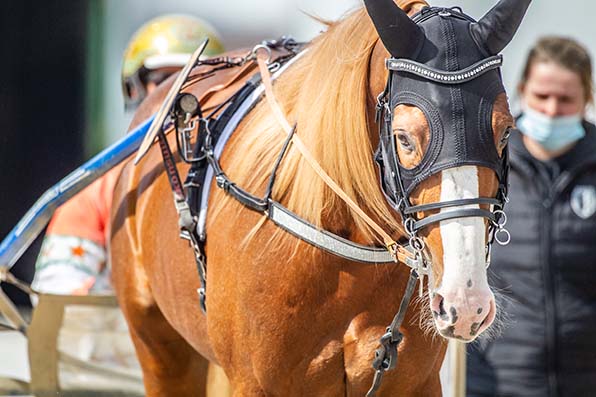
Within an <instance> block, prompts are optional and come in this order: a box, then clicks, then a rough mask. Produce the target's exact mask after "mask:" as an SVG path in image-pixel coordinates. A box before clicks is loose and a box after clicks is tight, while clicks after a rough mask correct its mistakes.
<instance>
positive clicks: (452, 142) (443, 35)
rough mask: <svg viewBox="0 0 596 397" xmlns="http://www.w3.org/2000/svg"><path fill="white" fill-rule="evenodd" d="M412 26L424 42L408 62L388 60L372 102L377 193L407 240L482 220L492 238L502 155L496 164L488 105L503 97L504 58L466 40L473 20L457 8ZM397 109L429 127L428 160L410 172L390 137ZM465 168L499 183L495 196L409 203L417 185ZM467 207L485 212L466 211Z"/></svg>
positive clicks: (500, 222)
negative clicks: (428, 229) (441, 225)
mask: <svg viewBox="0 0 596 397" xmlns="http://www.w3.org/2000/svg"><path fill="white" fill-rule="evenodd" d="M412 19H413V21H414V22H416V24H417V25H418V26H419V27H420V28H421V29H422V30H423V32H424V36H425V39H424V40H422V42H421V43H420V45H419V47H418V49H417V50H416V55H415V56H413V57H411V59H404V58H389V59H388V60H387V62H386V67H387V68H388V69H389V78H388V82H387V85H386V88H385V90H384V91H383V92H382V93H381V94H380V95H379V97H378V103H377V122H378V123H379V129H380V141H379V148H378V150H377V153H376V156H375V159H376V161H377V162H378V164H379V167H380V172H381V186H382V189H383V192H384V193H385V196H386V198H387V200H388V201H389V203H390V204H391V205H392V206H393V208H395V209H396V210H397V211H398V212H399V213H400V214H401V216H402V219H403V222H404V226H405V228H406V231H407V232H408V233H410V234H411V235H415V234H416V232H417V231H419V230H420V229H422V228H424V227H425V226H427V225H430V224H433V223H436V222H439V221H443V220H447V219H454V218H462V217H484V218H488V219H489V220H490V221H491V225H492V230H491V233H490V234H491V235H494V234H493V232H494V231H495V230H497V231H500V230H503V229H502V226H504V221H505V220H504V213H503V211H502V210H503V206H504V204H505V202H506V200H507V172H508V158H507V148H505V149H504V151H503V156H502V157H499V154H498V151H497V148H496V146H495V143H494V138H493V132H492V110H493V102H494V100H495V99H496V96H497V95H498V94H500V93H503V92H505V89H504V86H503V83H502V79H501V74H500V70H499V68H500V66H501V65H502V56H501V55H496V56H489V55H488V54H487V53H486V51H485V50H483V49H482V46H480V45H478V43H476V41H475V40H474V38H473V36H472V35H471V34H470V25H471V24H472V23H475V21H474V20H473V19H472V18H471V17H469V16H468V15H465V14H464V13H463V12H462V11H461V9H459V8H440V7H432V8H431V7H425V8H424V9H423V10H422V11H420V12H419V13H418V14H416V15H415V16H414V17H413V18H412ZM400 104H407V105H414V106H416V107H418V108H419V109H420V110H421V111H422V112H423V113H424V115H425V117H426V120H427V122H428V124H429V128H430V142H429V146H428V148H427V150H426V153H425V155H424V157H423V159H422V161H421V162H420V164H419V165H417V166H416V167H414V168H412V169H406V168H404V167H403V166H402V165H401V164H400V162H399V159H398V155H397V146H396V137H395V134H394V133H393V131H392V122H393V111H394V110H395V108H396V106H398V105H400ZM465 165H473V166H482V167H485V168H488V169H491V170H493V171H494V172H495V174H496V175H497V178H498V180H499V189H498V193H497V196H496V197H477V198H471V199H462V200H454V201H443V202H437V203H430V204H423V205H417V206H413V205H412V204H411V202H410V198H409V196H410V194H411V193H412V191H413V190H414V188H415V187H416V186H417V185H418V184H419V183H420V182H421V181H423V180H425V179H427V178H429V177H430V176H431V175H434V174H436V173H438V172H440V171H443V170H446V169H450V168H455V167H460V166H465ZM471 204H488V205H490V206H491V207H489V208H490V210H485V209H482V208H469V205H471ZM464 206H468V207H467V208H463V207H464ZM447 207H452V208H451V210H450V211H445V212H441V213H437V214H434V215H430V216H427V217H425V218H424V219H420V220H418V219H416V218H415V215H416V213H418V212H421V211H428V210H436V209H442V208H447ZM491 240H492V237H491Z"/></svg>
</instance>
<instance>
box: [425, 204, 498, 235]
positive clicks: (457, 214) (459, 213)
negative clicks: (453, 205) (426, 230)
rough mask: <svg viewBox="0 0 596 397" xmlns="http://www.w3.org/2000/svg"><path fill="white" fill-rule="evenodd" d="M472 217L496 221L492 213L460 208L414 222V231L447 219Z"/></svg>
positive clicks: (478, 209) (477, 209)
mask: <svg viewBox="0 0 596 397" xmlns="http://www.w3.org/2000/svg"><path fill="white" fill-rule="evenodd" d="M472 217H481V218H488V219H489V220H491V221H493V222H494V221H495V219H496V218H495V214H494V213H493V212H490V211H487V210H483V209H482V208H462V209H459V210H454V211H449V212H441V213H439V214H434V215H430V216H427V217H426V218H423V219H421V220H419V221H416V222H414V230H415V231H416V230H420V229H422V228H423V227H425V226H428V225H430V224H431V223H435V222H441V221H445V220H448V219H455V218H472Z"/></svg>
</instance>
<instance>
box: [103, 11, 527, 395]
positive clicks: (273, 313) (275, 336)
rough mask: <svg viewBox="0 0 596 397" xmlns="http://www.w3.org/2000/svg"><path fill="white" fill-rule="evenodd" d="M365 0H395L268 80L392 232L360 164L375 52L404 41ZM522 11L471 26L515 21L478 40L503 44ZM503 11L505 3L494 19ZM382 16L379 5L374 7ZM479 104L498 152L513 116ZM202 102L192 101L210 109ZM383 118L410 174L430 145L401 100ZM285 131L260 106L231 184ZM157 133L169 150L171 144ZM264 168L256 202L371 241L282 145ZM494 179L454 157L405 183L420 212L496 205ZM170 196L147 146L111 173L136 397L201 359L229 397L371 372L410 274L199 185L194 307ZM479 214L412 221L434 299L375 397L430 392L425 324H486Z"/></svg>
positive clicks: (243, 131)
mask: <svg viewBox="0 0 596 397" xmlns="http://www.w3.org/2000/svg"><path fill="white" fill-rule="evenodd" d="M368 3H371V4H372V3H374V4H375V7H376V6H379V7H380V6H381V5H383V6H385V7H389V5H388V4H387V3H390V6H391V7H395V4H394V3H393V2H392V1H391V0H386V1H381V0H376V1H372V0H371V1H369V2H367V7H369V9H368V11H369V14H370V17H369V15H368V14H367V12H366V10H365V9H359V10H356V11H355V12H353V13H351V14H350V15H348V16H346V17H345V18H344V19H343V20H341V21H339V22H337V23H334V24H330V25H329V27H328V29H327V31H326V32H325V33H323V34H321V35H320V36H319V37H318V38H317V39H315V40H314V41H313V42H312V43H310V44H309V45H308V51H307V52H306V53H305V54H304V55H303V56H302V57H301V58H300V59H298V60H296V62H295V63H293V64H292V65H291V66H290V67H289V68H288V69H287V70H286V71H285V72H284V73H283V74H281V76H280V77H279V78H278V79H277V80H276V81H275V86H274V89H275V94H276V97H277V99H278V101H279V102H280V103H281V106H282V108H283V111H284V113H285V116H286V117H287V119H288V120H291V121H292V122H295V123H296V125H297V130H296V134H298V136H299V137H300V138H301V140H302V141H303V142H304V143H305V144H306V146H307V147H308V148H309V150H310V151H311V153H312V154H313V155H314V157H315V158H316V159H317V161H318V163H319V164H320V165H321V167H322V168H323V169H324V170H325V171H326V172H327V173H328V174H329V175H330V176H331V178H332V179H334V180H335V181H336V182H337V184H338V185H339V186H340V187H341V188H342V189H343V190H344V191H345V192H346V193H347V195H348V196H349V197H350V198H352V200H354V201H355V202H356V203H358V205H359V206H360V208H361V209H362V210H364V212H365V213H367V214H368V215H369V216H370V217H371V218H372V219H374V220H375V221H376V222H377V223H378V224H381V225H383V227H384V229H385V230H386V231H388V233H390V234H391V236H392V237H393V238H394V239H396V241H398V240H399V239H401V238H402V237H404V236H405V232H404V229H403V227H402V223H401V219H400V215H399V213H398V212H397V211H396V210H395V209H394V208H392V206H391V205H390V204H389V203H388V201H387V199H386V197H385V195H384V194H383V191H382V190H381V186H380V185H379V182H378V181H379V174H378V170H377V168H376V167H375V164H374V161H373V151H374V148H376V147H377V146H378V144H379V133H378V126H377V124H376V122H375V105H376V99H377V96H378V94H379V93H380V92H383V91H384V89H385V87H386V82H387V79H388V71H387V69H386V68H385V59H386V58H388V57H389V53H391V55H392V56H393V57H394V58H397V56H396V54H394V53H393V52H392V51H391V49H390V48H388V47H391V46H390V45H388V42H389V41H390V40H394V41H395V40H396V41H401V42H402V43H406V44H407V45H410V44H409V43H411V42H412V41H413V40H414V39H413V38H412V37H409V36H408V34H409V33H410V32H411V31H412V30H411V29H413V28H412V27H411V26H409V25H408V26H406V27H404V28H402V27H401V26H397V27H396V26H395V25H396V21H395V20H390V21H389V22H388V25H387V26H383V23H386V22H384V21H383V18H384V15H382V14H383V12H381V15H380V16H379V13H378V12H376V15H377V16H376V18H377V19H375V16H374V15H373V14H375V12H371V7H373V6H371V5H370V4H368ZM522 3H523V4H524V5H521V4H522ZM528 3H529V2H528V1H526V2H523V1H519V2H518V1H517V0H515V1H512V0H501V1H500V3H499V5H497V6H496V7H495V8H494V9H493V10H491V11H490V12H489V14H487V16H485V17H484V19H483V21H484V22H485V23H484V24H482V23H480V24H479V25H478V26H480V27H481V28H482V29H485V30H486V29H488V28H490V23H489V24H487V23H486V22H487V21H488V22H491V23H495V22H496V23H498V24H500V25H506V24H511V25H515V26H513V27H511V28H508V29H504V31H501V29H503V26H499V27H498V28H497V30H499V31H498V32H492V31H490V32H488V33H486V32H484V33H483V34H484V35H485V36H484V37H498V38H499V40H502V41H506V42H508V41H509V40H510V39H511V36H512V35H513V33H514V32H515V30H516V29H517V25H518V24H519V22H520V21H521V17H520V16H519V14H520V12H521V15H522V16H523V12H525V9H526V8H527V6H528ZM398 4H399V5H400V6H401V7H402V8H403V9H404V10H405V11H406V12H408V13H409V14H413V13H414V12H416V11H419V10H420V8H421V7H422V6H424V5H425V4H423V3H421V2H420V1H407V0H406V1H398ZM517 4H519V5H517ZM511 9H517V11H516V12H515V13H514V14H515V15H514V16H513V17H512V18H509V16H507V15H506V14H507V12H511V11H508V10H511ZM520 9H523V10H521V11H520ZM373 11H374V10H373ZM382 11H383V10H382ZM399 12H402V11H401V10H399ZM453 12H454V14H456V12H455V11H453ZM402 13H403V12H402ZM387 15H389V16H392V15H395V12H394V11H393V10H388V11H387ZM404 15H405V14H404ZM504 15H505V16H504ZM371 17H372V18H373V22H374V24H373V23H372V22H371ZM391 18H392V17H389V19H391ZM441 18H442V17H441ZM509 19H511V21H509ZM408 21H409V20H408ZM449 23H451V22H449ZM412 24H413V23H412ZM392 29H398V30H399V29H402V30H401V34H400V32H398V34H397V37H393V38H390V39H388V38H387V37H383V35H384V34H386V33H387V32H391V34H394V33H395V32H394V31H393V30H392ZM482 29H479V31H482ZM379 35H381V39H382V40H379ZM394 36H395V34H394ZM503 36H506V38H505V39H503ZM505 44H506V43H500V44H498V45H496V47H498V48H492V47H491V45H487V46H486V48H488V50H486V51H485V52H486V53H488V55H496V53H498V52H499V51H500V50H501V49H502V48H503V47H504V45H505ZM407 45H406V46H407ZM445 46H447V43H445ZM388 50H389V51H388ZM436 50H437V52H438V53H439V54H440V53H441V51H443V49H441V48H437V49H436ZM483 51H484V50H483ZM490 52H492V53H490ZM464 66H468V65H462V67H464ZM498 80H499V83H500V79H498ZM171 81H172V80H170V81H169V83H166V84H165V85H164V86H161V87H159V88H158V90H157V91H155V92H154V93H153V94H152V96H151V97H150V98H149V99H148V100H147V101H146V102H145V103H144V104H143V105H142V106H141V108H140V109H139V111H138V112H137V114H136V116H135V120H133V125H135V124H136V123H139V122H140V121H141V120H144V119H145V118H146V117H148V116H149V115H150V114H152V113H153V112H154V111H155V109H156V108H157V107H158V106H159V104H160V103H161V101H162V100H163V98H164V96H165V94H166V93H167V90H168V89H169V86H170V85H171ZM208 88H209V87H207V86H205V84H202V85H201V84H197V85H193V86H191V87H190V88H188V90H189V91H190V92H192V93H193V94H195V95H196V96H197V97H200V96H201V94H202V92H204V91H205V90H206V89H208ZM233 88H234V87H233ZM236 88H237V86H236ZM477 99H478V101H480V102H482V101H483V100H490V101H491V102H490V107H489V111H490V113H489V116H488V125H489V126H488V129H489V130H490V131H489V134H491V137H492V141H491V142H488V143H487V145H489V144H490V145H492V147H494V148H495V149H496V152H498V155H499V156H501V155H502V153H503V150H504V148H505V145H506V142H507V139H506V138H507V131H508V129H509V128H510V127H511V126H512V124H513V120H512V117H511V114H510V112H509V108H508V104H507V99H506V95H505V94H504V92H500V93H499V94H498V95H495V96H493V97H482V96H478V98H477ZM209 101H210V100H208V101H207V103H206V104H203V106H209V105H210V104H211V105H212V103H210V102H209ZM392 115H393V118H392V120H393V122H392V125H391V128H392V131H393V133H395V134H396V141H395V142H396V149H397V154H398V157H399V162H400V163H401V166H402V167H403V168H404V169H410V170H411V169H415V168H416V167H418V166H419V165H420V164H421V162H423V161H424V159H425V157H426V154H427V152H428V151H429V150H428V148H429V147H431V146H432V145H431V143H432V139H433V136H432V128H431V127H432V125H431V123H430V122H429V121H428V115H427V114H425V112H423V111H422V110H421V109H420V108H418V107H417V106H414V105H412V104H398V105H396V106H395V107H394V108H393V109H392ZM466 128H467V126H466ZM172 135H173V134H172ZM285 138H286V135H285V133H282V129H281V127H280V126H279V124H278V121H277V120H276V119H275V118H274V117H273V115H272V112H271V109H270V107H269V105H268V104H267V102H266V101H261V102H260V103H259V104H257V106H255V108H254V109H253V110H252V111H251V112H250V113H249V114H248V115H247V117H246V118H245V119H244V120H243V121H242V122H241V124H240V125H239V126H238V128H237V129H236V131H235V132H234V134H233V136H232V137H231V138H230V141H229V142H228V143H227V145H226V148H225V150H224V152H223V155H222V156H221V158H220V163H221V165H222V168H223V169H224V170H225V171H226V174H227V175H228V176H229V177H230V179H231V180H232V181H234V182H235V183H237V184H238V185H239V186H241V187H242V188H244V189H246V190H247V191H249V192H251V193H253V194H254V195H256V196H262V195H263V194H264V192H265V189H266V186H267V183H268V179H269V176H270V174H271V171H272V167H273V164H274V163H275V161H276V159H277V157H278V155H279V152H280V150H281V147H282V145H283V142H284V140H285ZM168 139H169V140H170V142H171V144H172V143H173V142H174V136H170V137H169V138H168ZM493 142H494V145H493ZM495 149H492V150H493V151H495ZM179 167H180V170H181V172H182V174H185V172H186V171H187V170H188V167H187V166H186V165H185V164H183V163H179ZM277 173H278V174H277V179H276V183H275V186H274V190H273V194H272V197H273V198H274V199H275V200H277V201H279V202H280V203H282V204H283V205H284V206H285V207H286V208H288V209H290V210H291V211H293V212H294V213H296V214H298V215H299V216H301V217H302V218H304V219H306V220H308V221H309V222H310V223H312V224H314V225H316V226H317V227H319V228H320V229H324V230H328V231H331V232H333V233H335V234H338V235H340V236H343V237H344V238H347V239H349V240H351V241H353V242H356V243H359V244H362V245H370V246H378V245H379V240H378V238H377V236H376V235H375V233H374V232H373V230H371V228H370V227H369V226H368V225H367V224H366V223H365V222H364V221H363V220H362V219H361V218H360V216H358V215H357V213H356V212H354V210H352V209H351V208H350V207H348V206H347V205H346V204H345V202H344V201H342V200H340V199H339V198H338V197H337V196H336V195H335V193H333V192H332V191H331V189H330V188H329V187H328V186H327V185H326V184H325V183H324V182H323V181H322V179H321V178H320V177H319V176H318V175H317V174H316V173H315V171H314V170H313V168H311V166H310V165H309V164H308V163H307V162H305V160H304V158H303V157H302V156H301V155H300V153H299V152H298V151H296V150H294V148H292V147H291V148H290V150H289V151H288V152H287V153H286V156H285V158H284V160H283V162H282V164H281V166H280V168H279V169H278V171H277ZM498 187H499V180H498V178H497V175H496V173H495V172H494V170H492V169H489V168H485V167H482V166H478V165H462V166H458V167H455V168H445V169H443V170H440V171H439V172H435V173H433V174H432V175H429V176H428V177H426V178H425V179H423V180H422V181H420V182H419V183H418V184H417V185H416V187H415V188H414V189H413V190H412V191H411V192H410V194H409V200H410V201H411V204H412V205H421V204H426V203H437V202H446V201H450V200H462V199H463V200H465V199H469V198H475V197H495V195H496V194H497V189H498ZM171 197H172V194H171V190H170V186H169V184H168V180H167V176H166V174H165V172H164V169H163V165H162V160H161V156H160V151H159V150H158V148H157V147H153V148H152V149H151V150H150V151H149V152H148V154H147V156H145V157H144V158H143V160H142V161H141V162H140V163H139V164H138V165H137V166H133V164H132V163H128V164H126V165H125V166H124V168H123V171H122V174H121V176H120V179H119V182H118V184H117V186H116V190H115V196H114V206H113V207H114V211H113V219H112V220H113V222H112V241H111V255H112V267H113V269H112V270H113V281H114V285H115V289H116V291H117V294H118V299H119V302H120V304H121V306H122V309H123V311H124V314H125V316H126V318H127V321H128V324H129V328H130V332H131V335H132V338H133V341H134V344H135V347H136V351H137V354H138V357H139V360H140V362H141V365H142V369H143V374H144V382H145V386H146V391H147V395H148V396H165V395H171V396H196V395H203V393H204V391H203V390H204V387H205V385H204V383H205V371H206V368H207V362H208V361H209V362H212V363H217V364H218V365H220V366H221V367H222V368H223V369H224V370H225V373H226V375H227V376H228V378H229V380H230V382H231V384H232V386H233V390H234V395H235V396H269V395H271V396H273V395H279V396H347V395H349V396H363V395H365V394H366V391H367V390H368V388H369V387H370V385H371V382H372V378H373V372H374V371H373V369H372V367H371V361H372V358H373V357H374V350H375V349H376V348H377V347H378V343H379V342H378V341H379V337H380V336H381V335H382V334H384V333H385V328H386V326H387V325H388V324H389V323H390V322H391V319H392V317H393V315H394V314H395V313H396V312H397V310H398V306H399V303H400V300H401V298H402V295H403V294H404V289H405V287H406V283H407V281H408V278H409V275H410V269H408V268H407V267H406V266H404V265H401V264H397V265H387V264H384V265H367V264H362V263H357V262H353V261H349V260H346V259H343V258H341V257H338V256H334V255H332V254H330V253H328V252H325V251H322V250H320V249H318V248H316V247H314V246H312V245H309V244H308V243H306V242H304V241H302V240H300V239H298V238H296V237H294V236H293V235H290V234H289V233H287V232H285V231H283V230H281V229H279V228H278V227H276V226H275V225H274V224H273V223H272V222H271V221H269V220H267V219H266V217H265V216H264V215H263V214H262V213H258V212H255V211H251V210H248V209H246V207H244V206H243V205H241V204H240V203H239V202H237V201H236V200H234V199H233V198H231V197H230V196H228V195H226V193H225V192H224V191H222V190H220V189H218V188H217V187H216V186H215V185H214V186H212V189H211V193H210V197H209V212H208V221H207V243H206V253H207V258H208V264H207V266H208V271H207V313H206V314H203V313H202V312H201V310H200V307H199V301H198V296H197V288H198V287H199V279H198V276H197V269H196V265H195V261H194V257H193V253H192V250H191V249H189V247H188V244H187V243H186V242H184V241H183V240H181V239H179V237H178V225H177V216H176V211H175V208H174V206H173V203H172V200H171ZM469 206H470V205H468V207H469ZM471 206H472V207H475V208H484V207H487V208H488V206H486V205H482V204H475V205H471ZM449 210H450V209H449V208H441V209H440V210H439V209H436V208H434V209H429V210H425V211H420V212H418V213H417V214H416V216H417V218H418V219H424V218H426V217H429V216H432V215H434V214H437V213H443V212H445V211H449ZM489 223H490V222H488V221H486V220H483V219H482V218H480V217H466V218H457V219H448V220H442V221H440V222H435V223H433V224H431V225H429V226H428V227H426V228H424V229H423V230H421V232H420V235H421V237H422V239H423V241H424V243H425V246H426V251H425V252H426V253H425V255H427V256H428V257H429V258H430V260H431V262H432V271H431V274H430V276H431V277H430V280H429V285H428V289H430V290H432V291H433V293H432V294H431V296H430V297H429V298H428V299H419V300H417V301H414V302H412V303H411V304H410V307H409V310H408V311H407V315H406V318H405V321H404V322H403V324H402V326H401V328H400V331H401V332H402V333H403V335H404V338H403V341H402V343H401V344H400V346H399V362H398V365H397V368H396V369H395V370H393V371H390V372H387V374H386V376H385V380H384V382H383V383H382V385H381V388H380V389H379V392H378V393H379V395H383V396H395V395H420V396H431V395H439V394H440V390H441V388H440V382H439V368H440V366H441V363H442V361H443V356H444V353H445V349H446V340H445V339H444V338H442V337H437V333H435V331H438V334H440V335H443V336H445V337H457V338H459V339H461V340H464V341H471V340H474V339H475V338H476V336H477V335H479V334H480V333H482V332H483V331H484V330H485V329H487V328H488V327H489V326H490V324H491V323H492V321H493V319H494V318H495V314H496V308H495V303H494V296H493V293H492V292H491V290H490V288H489V286H488V283H487V277H486V269H485V264H486V251H485V250H486V246H487V234H488V225H489ZM425 290H426V287H425ZM429 305H430V307H431V308H430V309H429V307H428V306H429ZM433 311H434V312H435V316H434V318H433V316H432V315H431V313H432V312H433Z"/></svg>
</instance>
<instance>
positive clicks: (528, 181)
mask: <svg viewBox="0 0 596 397" xmlns="http://www.w3.org/2000/svg"><path fill="white" fill-rule="evenodd" d="M519 92H520V97H521V100H522V106H523V113H522V114H521V116H520V117H519V118H518V119H517V127H518V129H519V131H520V132H514V133H513V134H512V136H511V138H510V145H509V146H510V148H509V149H510V157H511V173H510V189H509V192H510V194H509V198H510V202H509V203H508V204H507V207H506V212H507V216H508V218H509V219H508V223H507V228H508V229H509V231H510V232H511V237H512V239H511V243H510V244H509V245H508V246H505V247H499V246H495V247H494V251H493V255H492V265H491V269H490V273H491V278H492V285H493V286H495V287H496V289H497V290H499V291H500V292H501V294H502V298H501V299H500V301H501V311H502V312H503V313H505V315H506V316H507V318H506V319H505V325H504V328H503V331H502V333H501V335H500V336H498V337H497V338H495V339H493V340H487V341H481V342H478V343H476V344H474V345H472V346H469V347H468V362H467V368H468V369H467V375H468V380H467V394H468V396H540V397H545V396H596V127H595V126H594V125H593V124H590V123H588V122H586V121H585V120H584V114H585V110H586V107H587V106H588V105H590V104H592V102H593V98H592V65H591V60H590V56H589V54H588V53H587V51H586V50H585V49H584V48H583V47H582V46H581V45H579V44H578V43H577V42H575V41H573V40H570V39H566V38H560V37H547V38H543V39H541V40H539V41H538V43H537V44H536V45H535V46H534V48H533V49H532V50H531V52H530V54H529V56H528V60H527V62H526V67H525V70H524V73H523V76H522V81H521V83H520V85H519Z"/></svg>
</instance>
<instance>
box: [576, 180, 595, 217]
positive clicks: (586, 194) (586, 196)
mask: <svg viewBox="0 0 596 397" xmlns="http://www.w3.org/2000/svg"><path fill="white" fill-rule="evenodd" d="M571 209H572V210H573V212H575V215H577V216H579V217H580V218H582V219H588V218H589V217H591V216H592V215H593V214H594V212H596V188H595V187H594V186H590V185H578V186H576V187H575V188H573V191H572V192H571Z"/></svg>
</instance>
